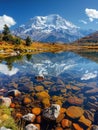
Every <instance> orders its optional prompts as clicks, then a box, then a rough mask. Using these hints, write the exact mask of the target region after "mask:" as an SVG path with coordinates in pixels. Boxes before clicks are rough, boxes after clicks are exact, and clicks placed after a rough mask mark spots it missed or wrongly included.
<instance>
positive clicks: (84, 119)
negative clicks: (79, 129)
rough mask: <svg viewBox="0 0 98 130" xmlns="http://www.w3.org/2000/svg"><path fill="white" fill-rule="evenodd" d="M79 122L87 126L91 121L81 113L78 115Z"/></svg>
mask: <svg viewBox="0 0 98 130" xmlns="http://www.w3.org/2000/svg"><path fill="white" fill-rule="evenodd" d="M79 122H80V123H82V124H83V125H85V126H87V127H90V125H91V124H92V122H91V121H90V120H89V119H86V118H85V117H84V116H83V115H82V116H81V117H80V119H79Z"/></svg>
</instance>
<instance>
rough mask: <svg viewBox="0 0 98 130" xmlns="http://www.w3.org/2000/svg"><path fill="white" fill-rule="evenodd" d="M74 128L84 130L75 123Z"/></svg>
mask: <svg viewBox="0 0 98 130" xmlns="http://www.w3.org/2000/svg"><path fill="white" fill-rule="evenodd" d="M73 127H74V129H75V130H84V129H83V128H82V127H81V126H79V125H78V124H76V123H73Z"/></svg>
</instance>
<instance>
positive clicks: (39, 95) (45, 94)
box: [37, 91, 50, 101]
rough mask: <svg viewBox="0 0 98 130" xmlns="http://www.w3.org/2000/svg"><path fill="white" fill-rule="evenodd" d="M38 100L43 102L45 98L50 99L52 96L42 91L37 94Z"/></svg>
mask: <svg viewBox="0 0 98 130" xmlns="http://www.w3.org/2000/svg"><path fill="white" fill-rule="evenodd" d="M37 98H38V99H39V100H41V101H42V100H43V99H45V98H50V96H49V94H48V93H47V92H46V91H42V92H39V93H37Z"/></svg>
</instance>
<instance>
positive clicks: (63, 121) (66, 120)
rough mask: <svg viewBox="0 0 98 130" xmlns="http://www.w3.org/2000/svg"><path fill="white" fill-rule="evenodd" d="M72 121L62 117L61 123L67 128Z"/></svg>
mask: <svg viewBox="0 0 98 130" xmlns="http://www.w3.org/2000/svg"><path fill="white" fill-rule="evenodd" d="M71 124H72V122H71V121H70V120H68V119H63V120H62V121H61V125H62V127H63V128H69V127H70V126H71Z"/></svg>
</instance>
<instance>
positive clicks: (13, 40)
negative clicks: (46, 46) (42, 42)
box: [0, 24, 32, 46]
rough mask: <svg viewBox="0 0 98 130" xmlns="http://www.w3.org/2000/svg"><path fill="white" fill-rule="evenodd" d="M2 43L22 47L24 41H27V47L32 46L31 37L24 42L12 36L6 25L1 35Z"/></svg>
mask: <svg viewBox="0 0 98 130" xmlns="http://www.w3.org/2000/svg"><path fill="white" fill-rule="evenodd" d="M0 41H6V42H10V43H12V44H15V45H20V44H21V43H22V42H23V41H25V45H26V46H30V45H31V44H32V40H31V38H30V37H29V36H27V38H26V39H25V40H22V39H21V38H20V37H17V36H14V35H12V34H11V32H10V29H9V27H8V26H7V25H6V24H5V25H4V28H3V31H2V34H1V35H0Z"/></svg>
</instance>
